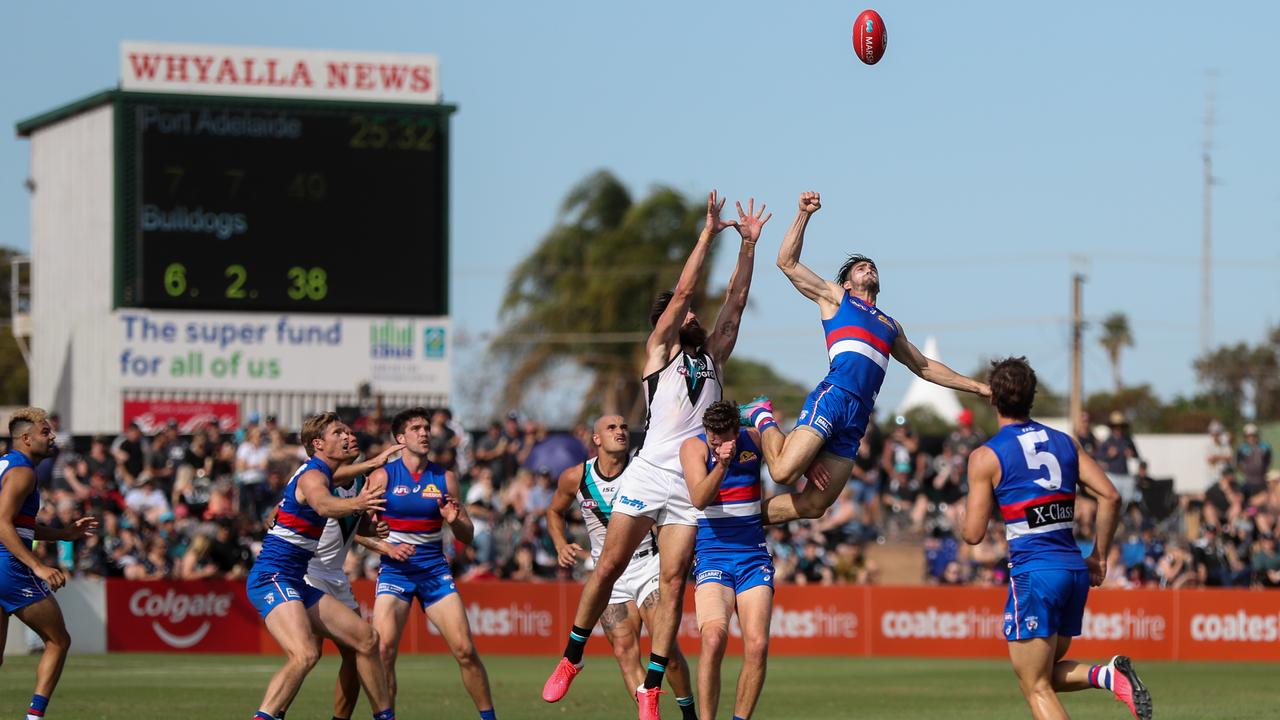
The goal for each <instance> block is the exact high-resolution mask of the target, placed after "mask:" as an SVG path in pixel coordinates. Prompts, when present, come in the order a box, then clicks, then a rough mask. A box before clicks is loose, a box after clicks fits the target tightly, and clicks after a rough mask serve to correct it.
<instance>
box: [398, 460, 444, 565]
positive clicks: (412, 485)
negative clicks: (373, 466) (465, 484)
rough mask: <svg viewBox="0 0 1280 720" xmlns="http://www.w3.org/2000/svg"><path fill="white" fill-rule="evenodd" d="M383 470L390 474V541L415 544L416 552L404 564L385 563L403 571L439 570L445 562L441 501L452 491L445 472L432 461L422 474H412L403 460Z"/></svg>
mask: <svg viewBox="0 0 1280 720" xmlns="http://www.w3.org/2000/svg"><path fill="white" fill-rule="evenodd" d="M383 469H384V470H386V471H387V492H386V495H385V496H384V497H385V498H386V500H387V504H386V509H385V510H384V511H383V513H382V519H383V520H385V521H386V522H387V525H388V526H389V527H390V528H391V535H390V536H389V537H388V538H387V542H391V543H399V544H409V545H416V546H417V549H416V550H414V552H413V555H412V556H411V557H410V558H409V559H408V560H407V561H405V562H398V561H396V560H392V559H391V558H386V557H384V558H383V559H382V563H383V564H384V565H387V566H389V567H396V568H400V569H404V570H422V569H428V568H430V569H433V570H434V569H438V568H439V565H440V564H441V563H444V548H443V546H442V544H441V542H440V538H441V537H442V533H441V530H442V528H443V527H444V518H443V517H441V515H440V502H441V501H442V500H444V496H445V493H447V492H448V491H449V486H448V484H446V482H445V469H444V468H443V467H442V466H440V465H437V464H435V463H432V462H429V463H427V465H426V467H424V468H423V469H422V471H421V472H418V473H412V472H409V468H407V467H405V464H404V460H394V461H392V462H389V463H387V464H386V465H385V466H384V468H383Z"/></svg>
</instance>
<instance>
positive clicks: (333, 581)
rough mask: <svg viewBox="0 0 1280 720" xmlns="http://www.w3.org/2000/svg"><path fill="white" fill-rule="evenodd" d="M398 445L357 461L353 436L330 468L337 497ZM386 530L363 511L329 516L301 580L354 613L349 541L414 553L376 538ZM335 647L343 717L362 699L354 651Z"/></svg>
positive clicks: (336, 708)
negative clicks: (334, 467)
mask: <svg viewBox="0 0 1280 720" xmlns="http://www.w3.org/2000/svg"><path fill="white" fill-rule="evenodd" d="M402 449H404V446H403V445H392V446H391V447H388V448H387V449H386V450H383V451H382V452H381V453H379V454H378V455H376V456H375V457H373V458H370V459H368V460H366V461H364V462H362V463H357V462H356V460H357V459H358V458H359V457H360V447H359V446H358V445H357V444H356V443H355V441H354V440H353V441H352V442H351V444H350V445H349V446H348V447H347V454H346V455H345V456H343V457H342V458H341V461H342V463H343V464H342V465H341V466H339V467H338V469H337V470H334V472H333V494H334V495H336V496H337V497H340V498H351V497H355V496H356V495H359V494H360V490H361V489H362V488H363V487H364V482H365V477H366V476H367V475H368V474H369V473H371V472H373V471H374V470H377V469H378V468H380V467H382V466H383V465H385V464H387V461H388V460H390V459H391V458H392V457H394V456H395V455H396V454H398V453H399V452H400V451H401V450H402ZM389 532H390V531H389V529H388V528H387V527H386V523H382V522H379V523H378V524H377V525H373V524H371V523H369V522H368V516H367V515H365V514H363V513H361V514H359V515H349V516H347V517H344V518H329V519H328V521H327V522H326V523H325V526H324V532H323V533H321V535H320V544H319V546H318V547H317V548H316V554H315V556H314V557H313V558H311V562H310V563H308V564H307V574H306V576H305V577H304V578H303V579H304V580H305V581H306V583H307V584H308V585H310V586H311V587H314V588H317V589H319V590H323V591H325V592H326V593H328V594H330V595H332V596H333V597H335V598H337V599H338V600H340V601H341V602H342V604H343V605H346V606H347V607H349V608H351V609H352V610H354V611H356V612H357V613H358V612H360V606H359V605H358V604H357V603H356V596H355V593H353V592H352V590H351V581H350V580H349V579H348V578H347V573H346V571H345V570H344V569H343V567H344V566H345V565H346V562H347V553H348V552H350V550H351V545H352V543H359V544H361V545H363V546H365V547H367V548H369V549H370V550H373V551H374V552H378V553H381V554H384V555H390V556H392V557H395V556H397V555H404V556H407V555H409V554H411V553H412V550H411V549H405V548H403V547H399V546H395V545H390V544H388V543H384V542H380V541H379V540H380V539H381V538H385V537H386V536H387V535H388V533H389ZM401 559H403V558H401ZM338 650H339V652H340V653H341V655H342V665H341V666H339V668H338V682H337V685H336V686H335V687H334V691H333V717H334V718H341V719H343V720H346V719H347V718H350V717H351V715H352V713H354V712H355V708H356V702H357V701H358V700H359V699H360V676H359V674H358V673H357V672H356V656H355V653H354V652H353V651H351V650H348V649H345V648H342V647H341V646H339V648H338ZM292 704H293V701H292V699H290V701H289V703H288V704H287V705H285V707H284V709H282V710H281V711H280V714H279V715H277V716H276V717H277V718H282V717H284V715H285V712H286V711H287V710H288V709H289V705H292Z"/></svg>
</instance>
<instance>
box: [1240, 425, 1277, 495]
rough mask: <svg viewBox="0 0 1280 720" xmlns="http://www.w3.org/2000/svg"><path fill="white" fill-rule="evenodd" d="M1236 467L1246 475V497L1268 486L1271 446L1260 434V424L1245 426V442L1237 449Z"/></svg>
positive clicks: (1262, 490) (1260, 491)
mask: <svg viewBox="0 0 1280 720" xmlns="http://www.w3.org/2000/svg"><path fill="white" fill-rule="evenodd" d="M1236 467H1238V468H1239V469H1240V474H1241V475H1243V476H1244V493H1245V498H1251V497H1253V496H1254V495H1257V494H1259V493H1262V492H1264V491H1265V490H1266V488H1267V471H1268V470H1270V469H1271V446H1270V445H1268V444H1267V443H1266V442H1265V441H1264V440H1262V439H1261V438H1260V437H1259V436H1258V426H1257V425H1254V424H1253V423H1249V424H1248V425H1245V426H1244V442H1242V443H1240V447H1239V448H1237V449H1236Z"/></svg>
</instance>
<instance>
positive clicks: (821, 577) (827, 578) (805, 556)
mask: <svg viewBox="0 0 1280 720" xmlns="http://www.w3.org/2000/svg"><path fill="white" fill-rule="evenodd" d="M834 581H835V576H834V574H833V573H832V568H831V563H830V561H829V560H828V559H827V557H826V551H825V550H824V548H823V547H822V545H820V544H818V543H816V542H814V541H812V540H810V541H809V542H806V543H805V544H804V549H803V550H802V551H801V554H800V557H799V559H798V560H797V561H796V577H795V583H796V584H797V585H830V584H832V583H833V582H834Z"/></svg>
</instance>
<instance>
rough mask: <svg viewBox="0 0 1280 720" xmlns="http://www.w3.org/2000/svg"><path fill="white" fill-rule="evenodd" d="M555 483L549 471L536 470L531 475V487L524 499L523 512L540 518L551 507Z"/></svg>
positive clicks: (546, 469)
mask: <svg viewBox="0 0 1280 720" xmlns="http://www.w3.org/2000/svg"><path fill="white" fill-rule="evenodd" d="M555 492H556V488H555V482H554V481H553V480H552V479H551V470H550V469H548V468H545V467H540V468H538V471H537V472H535V473H534V474H533V487H531V488H529V493H528V495H527V496H526V497H525V505H524V512H525V514H526V515H529V516H532V517H535V518H537V517H541V516H542V514H543V513H545V512H546V511H547V508H548V507H550V506H551V498H552V496H554V495H555Z"/></svg>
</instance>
